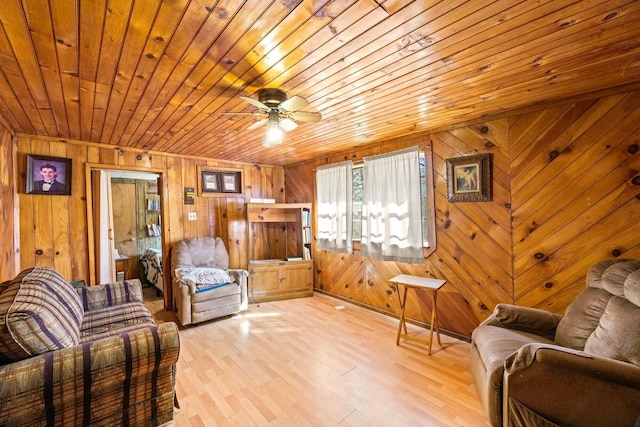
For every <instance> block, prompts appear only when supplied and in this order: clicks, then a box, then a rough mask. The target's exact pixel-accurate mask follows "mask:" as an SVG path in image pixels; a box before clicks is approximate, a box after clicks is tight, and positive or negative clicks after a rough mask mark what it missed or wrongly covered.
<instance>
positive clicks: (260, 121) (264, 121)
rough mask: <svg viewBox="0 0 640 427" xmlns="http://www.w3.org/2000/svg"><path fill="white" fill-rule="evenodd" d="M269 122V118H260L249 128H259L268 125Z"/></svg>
mask: <svg viewBox="0 0 640 427" xmlns="http://www.w3.org/2000/svg"><path fill="white" fill-rule="evenodd" d="M267 122H269V119H262V120H258V121H257V122H254V123H253V124H252V125H251V126H249V127H248V128H247V130H254V129H258V128H259V127H260V126H264V125H266V124H267Z"/></svg>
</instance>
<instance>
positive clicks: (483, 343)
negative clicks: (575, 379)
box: [471, 325, 553, 377]
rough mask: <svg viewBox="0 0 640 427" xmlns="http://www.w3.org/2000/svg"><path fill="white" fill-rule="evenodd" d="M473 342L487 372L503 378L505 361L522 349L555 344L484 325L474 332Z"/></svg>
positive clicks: (520, 333) (517, 332)
mask: <svg viewBox="0 0 640 427" xmlns="http://www.w3.org/2000/svg"><path fill="white" fill-rule="evenodd" d="M471 340H472V341H473V344H474V345H475V346H476V347H477V348H478V353H479V354H480V357H481V359H482V363H483V364H484V366H485V368H486V369H487V372H491V371H496V374H498V375H499V376H500V377H502V371H503V370H504V360H505V359H506V358H507V357H508V356H510V355H511V354H512V353H514V352H516V351H517V350H518V349H519V348H520V347H522V346H523V345H525V344H530V343H544V344H553V341H551V340H549V339H546V338H544V337H541V336H539V335H536V334H531V333H528V332H523V331H517V330H514V329H507V328H503V327H501V326H493V325H484V326H482V327H479V328H476V329H475V330H474V331H473V334H472V337H471Z"/></svg>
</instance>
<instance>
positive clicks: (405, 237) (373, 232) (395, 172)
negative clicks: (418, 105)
mask: <svg viewBox="0 0 640 427" xmlns="http://www.w3.org/2000/svg"><path fill="white" fill-rule="evenodd" d="M419 153H420V151H419V150H418V147H412V148H406V149H403V150H399V151H393V152H388V153H383V154H378V155H375V156H371V157H365V158H363V161H364V203H363V209H362V217H363V219H362V236H361V238H360V253H361V254H362V255H363V256H365V257H368V258H376V259H380V260H382V261H396V262H406V263H411V264H417V263H422V262H423V260H424V256H423V250H422V249H423V241H422V197H421V185H420V161H419V159H420V155H419Z"/></svg>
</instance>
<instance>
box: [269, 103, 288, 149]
mask: <svg viewBox="0 0 640 427" xmlns="http://www.w3.org/2000/svg"><path fill="white" fill-rule="evenodd" d="M283 136H284V131H283V129H282V127H281V126H280V114H279V112H278V110H277V109H276V108H272V109H271V111H269V126H268V127H267V140H266V141H265V143H264V146H265V147H271V146H272V145H276V144H280V143H282V138H283Z"/></svg>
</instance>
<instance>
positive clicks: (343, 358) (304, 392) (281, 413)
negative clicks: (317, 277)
mask: <svg viewBox="0 0 640 427" xmlns="http://www.w3.org/2000/svg"><path fill="white" fill-rule="evenodd" d="M147 296H148V298H147V301H148V305H149V306H150V307H151V309H152V311H154V312H155V317H156V319H157V321H158V322H162V321H167V320H172V318H173V313H167V312H163V311H161V307H162V302H161V301H159V300H157V299H156V298H155V294H153V293H152V292H149V291H145V297H147ZM154 299H155V302H154ZM336 306H341V307H344V308H343V309H337V308H336ZM397 326H398V320H397V319H393V318H390V317H387V316H384V315H381V314H379V313H376V312H373V311H371V310H367V309H365V308H362V307H358V306H355V305H351V304H349V303H345V302H344V301H341V300H337V299H335V298H332V297H329V296H326V295H321V294H315V295H314V296H313V297H312V298H302V299H295V300H285V301H276V302H269V303H260V304H251V305H250V306H249V310H247V311H245V312H243V313H241V314H238V315H235V316H232V317H227V318H223V319H219V320H214V321H210V322H206V323H202V324H199V325H196V326H191V327H188V328H181V330H180V358H179V361H178V371H177V372H178V373H177V380H176V381H177V384H176V392H177V396H178V399H179V402H180V409H177V410H176V411H175V413H174V421H173V423H172V424H170V425H173V426H296V427H301V426H358V427H360V426H370V427H373V426H386V427H388V426H421V427H424V426H488V425H489V422H488V420H487V418H486V416H485V415H484V413H483V411H482V408H481V407H480V401H479V399H478V395H477V392H476V390H475V387H474V385H473V382H472V379H471V374H470V372H469V344H468V343H466V342H463V341H459V340H456V339H453V338H451V337H447V336H445V335H442V344H443V345H442V347H440V346H438V345H437V343H434V346H433V354H432V356H428V355H427V349H426V347H423V346H421V345H419V344H414V343H410V342H407V343H404V342H402V341H401V342H400V344H401V345H400V346H396V345H395V335H396V332H397ZM409 333H410V334H416V335H420V336H423V337H425V338H426V337H428V331H426V330H424V329H422V328H418V327H417V326H413V325H409Z"/></svg>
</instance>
